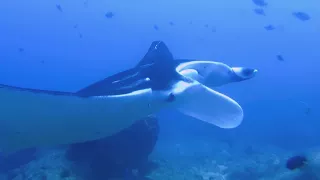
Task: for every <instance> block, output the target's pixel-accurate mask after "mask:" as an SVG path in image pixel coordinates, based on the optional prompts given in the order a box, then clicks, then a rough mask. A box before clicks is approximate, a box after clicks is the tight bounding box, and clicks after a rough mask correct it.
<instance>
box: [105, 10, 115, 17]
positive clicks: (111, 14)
mask: <svg viewBox="0 0 320 180" xmlns="http://www.w3.org/2000/svg"><path fill="white" fill-rule="evenodd" d="M105 16H106V17H107V18H113V16H114V13H113V12H111V11H109V12H107V13H106V14H105Z"/></svg>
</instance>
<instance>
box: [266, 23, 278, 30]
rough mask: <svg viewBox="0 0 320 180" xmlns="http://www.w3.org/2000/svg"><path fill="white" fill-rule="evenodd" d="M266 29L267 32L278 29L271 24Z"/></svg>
mask: <svg viewBox="0 0 320 180" xmlns="http://www.w3.org/2000/svg"><path fill="white" fill-rule="evenodd" d="M264 29H265V30H267V31H272V30H275V29H276V28H275V27H274V26H273V25H271V24H269V25H267V26H265V27H264Z"/></svg>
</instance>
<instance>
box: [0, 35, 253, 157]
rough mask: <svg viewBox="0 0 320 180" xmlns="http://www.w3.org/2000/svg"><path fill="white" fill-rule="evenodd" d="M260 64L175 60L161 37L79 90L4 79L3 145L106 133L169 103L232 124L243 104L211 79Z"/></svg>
mask: <svg viewBox="0 0 320 180" xmlns="http://www.w3.org/2000/svg"><path fill="white" fill-rule="evenodd" d="M255 72H256V70H255V69H250V68H230V67H229V66H227V65H225V64H223V63H218V62H212V61H197V60H174V58H173V56H172V54H171V52H170V51H169V49H168V48H167V46H166V45H165V44H164V43H163V42H162V41H154V42H153V43H152V44H151V46H150V48H149V50H148V52H147V54H146V55H145V56H144V58H143V59H142V60H141V61H140V62H139V63H138V65H137V66H136V67H134V68H132V69H129V70H126V71H123V72H120V73H118V74H115V75H113V76H110V77H107V78H106V79H103V80H101V81H98V82H96V83H94V84H92V85H89V86H88V87H85V88H83V89H81V90H79V91H78V92H59V91H48V90H39V89H28V88H21V87H14V86H8V85H0V148H1V152H2V153H4V154H8V153H12V152H15V151H18V150H21V149H25V148H30V147H41V146H54V145H60V144H71V143H79V142H85V141H90V140H96V139H100V138H104V137H107V136H110V135H113V134H115V133H117V132H119V131H121V130H123V129H124V128H127V127H129V126H130V125H131V124H133V123H134V122H135V121H137V120H139V119H141V118H144V117H146V116H148V115H150V114H155V113H157V112H158V111H159V110H162V109H164V108H175V109H178V110H180V111H181V112H183V113H184V114H186V115H189V116H192V117H195V118H197V119H199V120H202V121H205V122H208V123H211V124H214V125H216V126H219V127H221V128H234V127H237V126H238V125H239V124H240V123H241V122H242V119H243V111H242V108H241V106H240V105H239V104H238V103H237V102H235V101H234V100H232V99H231V98H229V97H227V96H225V95H223V94H221V93H219V92H216V91H214V90H212V89H211V88H209V87H214V86H219V85H223V84H227V83H230V82H236V81H242V80H246V79H250V78H252V77H253V76H254V74H255ZM206 84H207V85H208V86H209V87H208V86H206Z"/></svg>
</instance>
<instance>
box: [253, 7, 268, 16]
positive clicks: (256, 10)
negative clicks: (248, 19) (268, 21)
mask: <svg viewBox="0 0 320 180" xmlns="http://www.w3.org/2000/svg"><path fill="white" fill-rule="evenodd" d="M253 12H254V13H256V14H258V15H261V16H266V13H265V12H264V9H262V8H256V9H253Z"/></svg>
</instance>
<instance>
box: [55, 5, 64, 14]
mask: <svg viewBox="0 0 320 180" xmlns="http://www.w3.org/2000/svg"><path fill="white" fill-rule="evenodd" d="M56 8H57V9H58V11H60V12H63V10H62V7H61V5H60V4H57V5H56Z"/></svg>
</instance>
